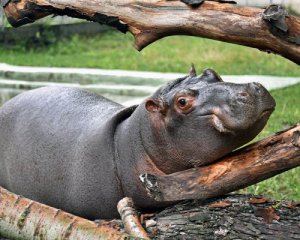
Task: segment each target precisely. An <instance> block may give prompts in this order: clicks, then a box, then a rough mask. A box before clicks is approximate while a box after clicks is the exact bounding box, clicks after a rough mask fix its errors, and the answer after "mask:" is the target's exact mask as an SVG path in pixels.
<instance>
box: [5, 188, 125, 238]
mask: <svg viewBox="0 0 300 240" xmlns="http://www.w3.org/2000/svg"><path fill="white" fill-rule="evenodd" d="M127 236H128V235H127V234H125V233H124V232H123V231H120V230H119V229H118V226H117V228H116V225H115V224H113V223H110V222H105V221H103V222H102V223H100V224H97V223H95V222H91V221H89V220H86V219H83V218H80V217H76V216H74V215H72V214H69V213H66V212H63V211H61V210H59V209H55V208H52V207H49V206H46V205H44V204H40V203H37V202H34V201H31V200H29V199H26V198H24V197H21V196H18V195H15V194H13V193H10V192H9V191H7V190H5V189H4V188H1V187H0V238H1V237H6V238H9V239H22V240H32V239H43V240H53V239H82V240H96V239H125V238H126V237H127Z"/></svg>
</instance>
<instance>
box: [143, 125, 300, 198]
mask: <svg viewBox="0 0 300 240" xmlns="http://www.w3.org/2000/svg"><path fill="white" fill-rule="evenodd" d="M299 132H300V124H298V125H296V126H294V127H292V128H290V129H288V130H286V131H283V132H280V133H277V134H274V135H273V136H270V137H268V138H265V139H263V140H261V141H259V142H257V143H254V144H252V145H249V146H247V147H245V148H243V149H240V150H238V151H236V152H234V153H232V154H229V155H227V156H226V157H224V158H223V159H221V160H220V161H218V162H215V163H213V164H211V165H208V166H204V167H199V168H192V169H188V170H185V171H181V172H176V173H173V174H170V175H164V176H155V175H151V174H147V173H146V174H142V175H140V180H141V181H142V183H143V184H144V187H145V188H146V189H147V191H148V194H149V196H151V197H152V198H154V199H155V200H156V201H179V200H186V199H207V198H211V197H217V196H221V195H224V194H226V193H229V192H232V191H235V190H238V189H241V188H243V187H246V186H250V185H252V184H254V183H257V182H260V181H262V180H265V179H267V178H270V177H272V176H274V175H276V174H279V173H281V172H284V171H286V170H289V169H291V168H294V167H297V166H300V145H299V144H297V143H299V142H300V138H299ZM295 139H296V140H295Z"/></svg>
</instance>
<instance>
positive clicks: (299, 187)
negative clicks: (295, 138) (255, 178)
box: [242, 84, 300, 201]
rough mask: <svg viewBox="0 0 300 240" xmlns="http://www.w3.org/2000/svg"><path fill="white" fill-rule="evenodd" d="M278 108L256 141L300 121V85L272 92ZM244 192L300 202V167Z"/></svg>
mask: <svg viewBox="0 0 300 240" xmlns="http://www.w3.org/2000/svg"><path fill="white" fill-rule="evenodd" d="M271 94H272V96H273V97H274V98H275V100H276V103H277V106H276V110H275V112H274V113H273V114H272V115H271V117H270V120H269V122H268V124H267V126H266V127H265V129H264V130H263V131H262V132H261V133H260V134H259V136H258V137H257V138H256V140H258V139H260V138H262V137H266V136H268V135H271V134H272V133H274V132H277V131H280V130H282V129H285V128H287V127H289V126H291V125H293V124H295V123H297V122H299V121H300V84H297V85H294V86H291V87H287V88H283V89H279V90H274V91H272V92H271ZM242 192H244V193H245V192H247V193H249V192H250V193H253V194H262V195H265V196H270V197H272V198H275V199H292V200H295V201H299V200H300V167H298V168H295V169H292V170H289V171H288V172H286V173H282V174H280V175H277V176H275V177H273V178H271V179H268V180H266V181H263V182H261V183H259V184H256V185H253V186H250V187H248V188H246V189H245V190H243V191H242Z"/></svg>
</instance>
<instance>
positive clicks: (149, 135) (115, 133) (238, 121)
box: [0, 69, 275, 219]
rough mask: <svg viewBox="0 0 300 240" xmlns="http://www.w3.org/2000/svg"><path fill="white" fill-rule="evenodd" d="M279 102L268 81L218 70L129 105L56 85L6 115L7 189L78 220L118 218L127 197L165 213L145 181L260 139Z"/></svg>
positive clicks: (2, 174)
mask: <svg viewBox="0 0 300 240" xmlns="http://www.w3.org/2000/svg"><path fill="white" fill-rule="evenodd" d="M274 107H275V101H274V99H273V98H272V97H271V95H270V94H269V93H268V91H267V90H266V89H265V88H264V87H263V86H261V85H260V84H258V83H250V84H233V83H225V82H223V81H222V80H221V78H220V77H219V76H218V74H216V73H215V72H214V71H213V70H206V71H204V72H203V74H202V75H201V76H196V73H195V70H194V69H192V70H191V72H190V74H189V76H186V77H184V78H181V79H177V80H175V81H172V82H170V83H168V84H167V85H165V86H163V87H161V88H160V89H158V90H157V91H156V93H154V94H153V95H152V96H151V97H149V98H148V99H146V100H145V101H144V102H143V103H141V104H140V105H139V106H133V107H129V108H124V107H123V106H122V105H119V104H117V103H114V102H112V101H110V100H107V99H105V98H103V97H101V96H99V95H97V94H94V93H90V92H87V91H84V90H80V89H76V88H62V87H46V88H40V89H36V90H32V91H28V92H26V93H24V94H20V95H19V96H17V97H15V98H13V99H12V100H10V101H9V102H7V103H6V104H4V105H3V107H2V108H1V110H0V136H1V138H0V166H1V168H0V185H1V186H3V187H5V188H7V189H9V190H11V191H13V192H15V193H17V194H21V195H24V196H25V197H29V198H31V199H33V200H36V201H40V202H42V203H45V204H48V205H50V206H53V207H56V208H60V209H63V210H65V211H68V212H71V213H74V214H76V215H79V216H82V217H86V218H90V219H96V218H98V219H99V218H114V217H118V214H117V210H116V205H117V202H118V201H119V200H120V199H121V198H123V197H124V196H128V197H132V198H133V199H134V201H135V203H136V204H137V205H138V206H139V207H142V208H156V207H159V206H162V205H166V204H168V203H158V202H156V201H154V200H153V199H151V198H149V197H148V195H147V192H146V190H145V189H144V188H143V186H142V184H141V182H140V180H139V175H140V174H142V173H145V172H147V173H151V174H154V175H163V174H170V173H173V172H177V171H181V170H185V169H188V168H192V167H196V166H203V165H207V164H210V163H212V162H214V161H217V159H219V158H220V157H222V156H224V155H225V154H227V153H229V152H231V151H232V150H234V149H236V148H237V147H239V146H241V145H243V144H245V143H247V142H249V141H250V140H252V139H253V138H254V137H255V136H256V135H257V134H258V133H259V132H260V131H261V130H262V128H263V127H264V126H265V124H266V122H267V120H268V118H269V116H270V114H271V113H272V111H273V110H274Z"/></svg>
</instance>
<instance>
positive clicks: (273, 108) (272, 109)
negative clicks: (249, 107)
mask: <svg viewBox="0 0 300 240" xmlns="http://www.w3.org/2000/svg"><path fill="white" fill-rule="evenodd" d="M274 110H275V107H272V108H267V109H265V110H263V111H262V113H261V115H260V116H261V117H265V116H266V115H270V114H271V113H272V112H273V111H274Z"/></svg>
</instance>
